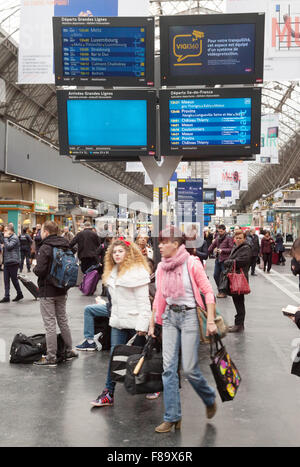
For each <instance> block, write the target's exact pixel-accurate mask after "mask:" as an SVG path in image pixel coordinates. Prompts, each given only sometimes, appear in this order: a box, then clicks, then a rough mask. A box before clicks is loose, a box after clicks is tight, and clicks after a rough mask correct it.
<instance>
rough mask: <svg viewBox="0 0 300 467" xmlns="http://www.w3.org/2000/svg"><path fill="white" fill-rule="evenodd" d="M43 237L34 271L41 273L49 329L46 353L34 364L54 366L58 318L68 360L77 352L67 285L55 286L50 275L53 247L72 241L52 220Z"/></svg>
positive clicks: (43, 311) (43, 310)
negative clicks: (70, 317)
mask: <svg viewBox="0 0 300 467" xmlns="http://www.w3.org/2000/svg"><path fill="white" fill-rule="evenodd" d="M41 238H42V243H41V246H40V249H39V253H38V255H37V258H36V260H37V264H36V266H35V268H34V270H33V272H34V274H36V275H37V276H38V286H39V297H40V310H41V315H42V318H43V321H44V326H45V330H46V343H47V355H46V356H43V357H42V358H41V360H39V361H38V362H35V365H38V366H45V367H55V366H56V354H57V335H56V321H57V324H58V326H59V329H60V332H61V336H62V338H63V340H64V342H65V345H66V351H67V354H66V357H67V360H71V359H72V358H74V357H77V356H78V354H77V353H75V352H74V351H73V350H72V337H71V331H70V328H69V324H68V317H67V313H66V304H67V291H66V289H64V288H59V287H56V286H55V284H54V282H53V279H52V278H51V276H50V271H51V266H52V262H53V248H55V247H56V248H62V249H68V248H69V243H68V241H67V240H66V239H65V238H63V237H60V236H58V225H57V224H56V222H53V221H47V222H45V223H44V224H43V226H42V230H41Z"/></svg>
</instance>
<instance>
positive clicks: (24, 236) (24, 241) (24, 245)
mask: <svg viewBox="0 0 300 467" xmlns="http://www.w3.org/2000/svg"><path fill="white" fill-rule="evenodd" d="M27 230H28V229H27V228H24V229H23V230H22V233H21V235H19V242H20V252H21V263H20V272H22V271H23V267H24V261H25V259H26V266H27V271H28V272H30V251H31V244H32V239H31V237H30V235H29V234H28V233H27Z"/></svg>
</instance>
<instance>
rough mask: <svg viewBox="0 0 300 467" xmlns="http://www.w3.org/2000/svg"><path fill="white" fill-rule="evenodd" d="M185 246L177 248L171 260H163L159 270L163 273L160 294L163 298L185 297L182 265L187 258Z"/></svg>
mask: <svg viewBox="0 0 300 467" xmlns="http://www.w3.org/2000/svg"><path fill="white" fill-rule="evenodd" d="M189 256H190V255H189V253H188V252H187V251H186V248H185V245H181V246H180V247H179V248H178V251H177V253H176V255H174V256H172V257H171V258H163V259H162V263H161V268H162V270H163V271H164V273H163V277H162V285H161V287H162V293H163V296H164V297H165V298H168V297H171V298H178V297H182V296H184V295H185V290H184V285H183V265H184V263H185V262H186V261H187V259H188V258H189Z"/></svg>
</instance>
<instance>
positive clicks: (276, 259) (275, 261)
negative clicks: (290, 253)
mask: <svg viewBox="0 0 300 467" xmlns="http://www.w3.org/2000/svg"><path fill="white" fill-rule="evenodd" d="M278 262H279V254H278V253H276V252H275V251H273V253H272V264H278Z"/></svg>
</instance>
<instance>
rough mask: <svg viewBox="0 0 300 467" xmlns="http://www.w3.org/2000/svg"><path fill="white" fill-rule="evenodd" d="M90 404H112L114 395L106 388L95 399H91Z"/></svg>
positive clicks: (99, 405)
mask: <svg viewBox="0 0 300 467" xmlns="http://www.w3.org/2000/svg"><path fill="white" fill-rule="evenodd" d="M91 404H92V405H93V406H94V407H102V406H104V405H114V396H113V394H111V393H110V392H109V390H108V389H104V391H103V392H102V394H100V396H98V397H97V399H96V400H95V401H92V402H91Z"/></svg>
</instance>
